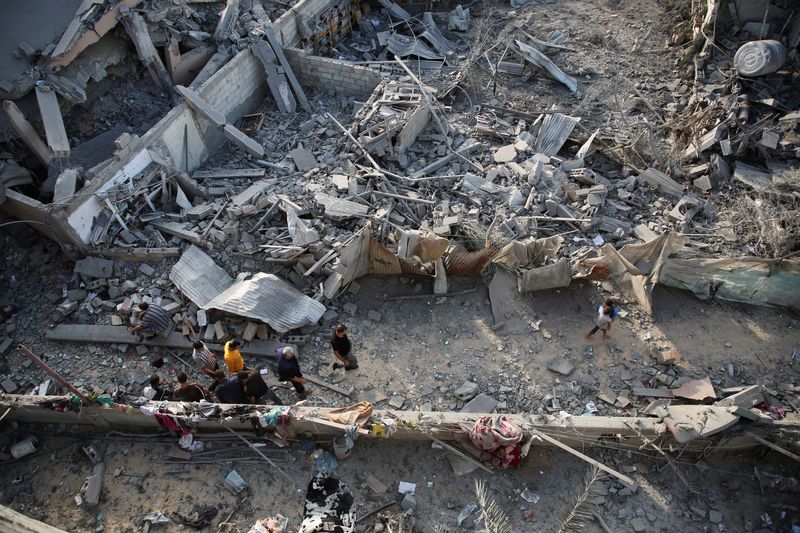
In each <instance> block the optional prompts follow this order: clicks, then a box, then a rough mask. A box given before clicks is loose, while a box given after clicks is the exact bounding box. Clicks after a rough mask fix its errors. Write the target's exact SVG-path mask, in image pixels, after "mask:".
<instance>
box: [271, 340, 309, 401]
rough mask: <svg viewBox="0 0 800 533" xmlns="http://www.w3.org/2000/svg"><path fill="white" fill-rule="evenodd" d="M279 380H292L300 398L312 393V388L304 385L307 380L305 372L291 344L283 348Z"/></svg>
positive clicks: (279, 362) (279, 364) (279, 365)
mask: <svg viewBox="0 0 800 533" xmlns="http://www.w3.org/2000/svg"><path fill="white" fill-rule="evenodd" d="M278 380H279V381H291V382H292V386H293V387H294V390H295V392H296V393H297V394H298V396H300V398H303V399H304V398H305V397H306V396H307V395H308V394H310V393H311V390H310V389H308V390H306V388H305V387H304V385H305V384H306V383H307V381H306V380H305V379H304V378H303V373H302V372H300V365H299V364H298V363H297V357H295V355H294V350H293V349H292V347H291V346H287V347H285V348H284V349H283V354H282V355H281V358H280V360H279V361H278Z"/></svg>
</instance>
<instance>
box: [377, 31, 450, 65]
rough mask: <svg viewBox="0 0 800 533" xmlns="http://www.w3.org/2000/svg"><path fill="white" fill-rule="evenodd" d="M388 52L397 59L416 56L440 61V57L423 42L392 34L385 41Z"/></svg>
mask: <svg viewBox="0 0 800 533" xmlns="http://www.w3.org/2000/svg"><path fill="white" fill-rule="evenodd" d="M386 45H387V46H388V48H389V51H390V52H391V53H393V54H394V55H396V56H397V57H408V56H417V57H421V58H424V59H441V56H440V55H438V54H437V53H436V52H434V51H433V50H431V49H430V48H429V47H428V45H426V44H425V43H424V42H422V41H420V40H418V39H414V38H413V37H406V36H405V35H400V34H399V33H393V34H392V35H391V37H389V40H388V41H386Z"/></svg>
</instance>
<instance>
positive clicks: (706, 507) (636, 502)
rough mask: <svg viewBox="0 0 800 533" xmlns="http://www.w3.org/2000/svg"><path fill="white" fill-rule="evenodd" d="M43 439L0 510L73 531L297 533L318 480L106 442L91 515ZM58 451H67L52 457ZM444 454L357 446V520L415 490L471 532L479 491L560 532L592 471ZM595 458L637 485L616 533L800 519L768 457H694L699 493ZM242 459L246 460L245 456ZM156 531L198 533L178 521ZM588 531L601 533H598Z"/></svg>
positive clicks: (612, 496) (789, 472) (643, 467)
mask: <svg viewBox="0 0 800 533" xmlns="http://www.w3.org/2000/svg"><path fill="white" fill-rule="evenodd" d="M43 439H44V440H43V445H42V447H40V449H44V451H45V453H43V454H42V455H39V456H38V457H34V458H29V459H24V460H21V461H19V462H17V463H15V464H12V465H9V466H7V467H4V468H3V471H4V475H3V478H4V479H5V482H4V484H3V489H2V501H3V503H4V504H6V505H8V504H10V505H11V506H12V507H14V508H15V509H17V510H19V511H21V512H24V513H26V514H28V515H30V516H33V517H36V518H38V519H41V520H43V521H45V522H48V523H50V524H52V525H55V526H58V527H61V528H63V529H66V530H68V531H73V532H91V531H98V529H97V528H98V527H99V526H103V527H104V528H105V531H109V532H115V533H123V532H134V531H140V528H141V525H142V522H141V520H142V518H143V517H144V516H145V515H146V514H147V513H149V512H151V511H156V510H158V511H162V512H163V513H164V514H165V515H167V516H168V517H173V513H179V514H180V515H182V516H184V517H186V518H190V519H191V518H196V517H197V515H198V513H201V512H202V511H203V510H205V509H207V508H209V507H215V508H217V509H218V513H217V515H216V517H215V518H213V519H212V521H211V523H212V526H210V527H205V528H201V529H200V531H206V532H209V531H216V530H217V529H216V524H218V523H219V522H221V521H223V520H224V519H225V517H227V515H228V514H229V513H230V512H231V510H233V509H234V507H236V505H237V503H240V504H241V505H240V506H239V508H238V510H237V512H236V513H234V515H233V517H232V519H231V523H232V524H233V526H232V529H231V531H247V529H248V528H249V527H250V526H251V525H252V524H253V522H254V521H255V520H256V519H259V518H264V517H266V516H268V515H271V514H274V513H282V514H284V515H285V516H287V517H289V519H290V531H291V530H293V528H296V527H297V526H298V524H299V522H300V519H301V516H302V501H303V497H302V492H304V489H305V483H307V481H308V479H309V478H310V476H311V469H312V466H311V460H310V458H309V454H308V453H307V452H303V451H301V450H299V449H297V448H292V449H291V451H289V452H288V453H283V455H276V454H280V453H282V452H280V451H276V450H275V448H274V446H272V445H269V444H268V445H267V448H266V450H267V452H266V453H268V454H270V455H271V456H272V458H273V459H274V460H277V461H278V463H279V464H280V466H281V468H282V469H284V471H286V472H287V473H288V474H289V475H290V476H292V477H293V478H295V479H296V480H297V482H298V484H299V485H300V486H296V487H292V486H290V485H289V484H288V483H287V482H286V481H285V480H284V479H283V478H282V477H280V476H278V475H277V474H276V473H274V472H271V471H270V468H269V466H268V465H266V464H265V463H258V462H254V460H250V461H248V462H247V464H245V462H244V459H239V460H233V461H229V462H220V463H217V464H209V465H191V464H189V465H176V464H162V462H163V461H164V460H166V457H165V454H166V451H167V448H168V444H160V443H158V444H156V443H153V442H152V441H150V442H142V441H141V440H139V441H138V442H134V439H135V436H130V437H124V436H117V437H113V440H109V439H102V438H100V439H98V441H99V442H98V444H97V447H98V448H99V449H100V450H101V451H102V452H104V453H105V456H106V457H105V460H106V467H107V469H106V476H105V487H104V489H103V493H102V494H103V495H102V500H101V502H100V504H99V505H98V506H96V507H94V508H88V507H86V505H85V504H84V505H82V506H77V505H76V504H75V502H74V500H73V497H74V495H75V494H76V493H77V491H78V489H79V488H80V486H81V484H82V482H83V479H84V478H85V476H87V475H89V474H90V473H91V466H90V464H89V461H88V460H87V458H86V457H85V456H84V455H83V454H82V452H81V451H80V450H79V449H76V448H75V447H73V446H68V447H66V448H64V447H63V446H64V445H65V444H66V445H69V442H70V441H69V440H67V439H62V438H57V437H46V436H45V437H43ZM206 443H207V445H209V447H208V448H207V450H218V451H219V450H221V449H222V448H227V447H229V446H237V445H235V444H232V442H231V441H229V440H228V441H216V440H214V438H213V437H212V438H210V439H208V440H206ZM320 444H323V443H320ZM112 445H113V446H112ZM51 447H52V448H56V447H61V448H62V449H60V450H59V451H54V452H48V451H47V449H48V448H51ZM109 447H110V448H109ZM109 449H111V451H109ZM445 453H446V452H444V451H441V450H432V449H431V448H430V445H428V444H424V443H392V442H370V443H363V442H362V443H357V446H356V448H355V450H354V452H353V455H352V456H351V457H350V458H348V459H345V460H343V461H340V462H339V466H338V473H339V475H340V476H341V478H342V479H343V480H344V481H345V482H346V483H347V484H348V485H349V487H350V488H351V489H352V491H353V493H354V495H355V499H356V505H357V509H358V511H357V515H358V516H361V515H362V514H366V512H368V511H370V510H373V509H375V508H377V507H380V506H381V505H383V504H384V503H388V502H390V501H393V500H397V499H400V497H401V496H400V495H399V494H398V493H397V487H398V484H399V482H400V481H409V482H412V483H416V484H417V490H416V500H417V508H416V510H415V517H416V524H417V526H416V527H417V529H416V531H423V532H428V531H430V532H432V531H435V530H436V529H435V528H437V527H440V528H443V529H440V531H475V530H476V528H475V526H474V520H468V521H466V522H464V524H463V525H462V528H460V529H459V528H458V527H457V517H458V514H459V512H460V511H461V509H463V508H464V507H465V506H466V505H467V504H469V503H470V502H472V501H474V500H475V489H474V483H475V481H476V480H484V481H485V482H486V484H487V488H488V490H489V494H490V495H491V497H492V498H494V500H495V501H496V502H497V504H498V505H500V507H501V508H502V509H503V510H504V512H505V513H506V515H507V516H508V518H509V520H510V523H511V526H512V531H515V532H523V531H556V530H557V529H558V527H559V525H560V523H561V520H562V519H563V518H564V517H565V516H566V514H567V513H568V512H569V511H570V510H571V508H572V506H573V505H574V503H575V501H576V499H577V496H578V494H579V493H580V492H581V491H582V490H583V487H584V478H585V476H586V475H587V473H588V466H587V465H586V464H585V463H583V462H581V461H578V460H577V459H574V458H572V457H570V456H568V455H566V454H564V453H561V452H557V451H554V450H552V449H549V448H533V449H532V451H531V454H530V456H529V457H528V459H527V460H526V461H525V463H524V464H523V466H522V468H520V469H518V470H515V471H506V472H498V473H496V474H494V475H492V476H486V475H485V474H478V473H473V474H467V475H465V476H462V477H456V476H455V475H454V474H453V472H452V470H451V468H450V466H449V464H448V461H447V460H446V458H445V457H444V454H445ZM587 453H588V454H589V455H591V456H592V457H595V458H597V459H599V460H601V461H604V462H605V463H606V464H609V465H611V466H614V467H616V468H620V469H622V468H624V469H626V470H627V471H629V472H631V473H630V475H631V476H632V477H633V478H634V479H635V480H636V481H637V483H639V485H640V488H639V489H638V491H637V492H636V494H634V495H621V494H620V493H619V489H620V488H621V486H620V485H619V484H618V483H616V482H612V481H609V480H607V479H606V480H604V481H601V482H599V483H598V484H596V487H597V488H598V493H599V500H597V501H598V502H599V503H598V506H597V513H598V514H600V515H601V516H602V517H603V519H604V521H605V522H606V523H607V524H608V526H609V527H610V529H611V530H612V531H634V528H633V525H632V524H633V523H634V519H638V520H637V522H636V523H637V526H638V525H641V524H643V525H644V526H645V529H644V531H653V532H671V531H686V532H703V531H750V530H752V529H748V528H753V527H754V526H755V528H756V529H757V527H758V526H759V525H760V524H761V520H760V518H759V515H760V514H761V513H764V512H767V513H769V514H770V516H771V517H772V519H773V520H775V521H776V522H777V521H778V518H779V512H780V511H781V510H788V511H789V516H790V517H791V516H794V517H795V518H796V513H797V512H796V508H795V510H794V514H792V506H793V504H794V503H796V498H797V487H796V476H797V475H798V473H800V472H798V469H797V467H796V466H795V465H796V463H795V465H792V464H790V463H791V460H790V459H786V458H781V456H777V457H774V456H769V457H766V458H763V457H759V456H753V455H741V454H739V453H738V452H736V451H728V452H723V453H719V454H715V455H713V456H711V457H708V458H707V459H705V460H701V461H699V462H698V463H697V464H695V463H694V459H693V458H686V457H684V458H682V459H681V460H678V462H677V467H678V468H679V469H680V470H681V473H682V475H683V476H684V477H685V478H686V479H687V480H688V482H689V483H690V484H691V485H692V488H693V490H696V491H697V492H696V493H692V492H690V491H689V489H687V487H686V486H685V485H684V484H683V483H682V482H681V481H680V480H679V478H678V477H677V476H676V475H675V474H674V473H673V472H672V471H671V470H670V467H669V466H667V465H666V464H665V463H664V462H663V461H659V460H655V459H653V458H652V457H651V454H648V453H646V452H640V451H638V450H630V451H627V452H616V451H610V450H598V449H592V450H589V451H587ZM241 455H242V457H244V456H247V455H248V452H247V451H243V452H241ZM251 455H252V454H251ZM784 459H785V460H784ZM754 468H756V469H758V471H759V472H760V474H761V476H762V482H763V484H764V492H763V493H762V491H761V490H760V489H759V484H758V482H757V480H756V479H755V478H754V477H753V475H752V472H753V470H754ZM232 469H235V470H236V471H237V472H239V474H240V475H241V476H242V477H243V478H244V479H245V481H246V482H247V483H248V485H249V488H248V489H247V492H245V493H242V494H241V495H239V496H234V495H233V494H232V493H231V492H229V491H228V490H227V489H226V488H225V487H224V486H223V485H222V479H223V478H224V476H225V475H226V474H227V473H228V472H229V471H230V470H232ZM370 475H372V476H375V477H376V478H377V479H378V480H380V481H381V482H382V483H384V484H385V485H386V486H387V487H388V490H387V492H386V493H385V494H380V495H379V494H376V493H375V492H373V490H372V489H370V488H369V486H368V485H367V484H366V483H365V480H366V479H367V477H369V476H370ZM791 476H794V477H795V487H794V488H792V487H791V486H790V485H791ZM776 485H777V487H780V488H777V487H776ZM301 488H302V491H301V490H300V489H301ZM525 488H527V489H528V490H529V492H532V493H533V494H535V495H536V496H538V497H539V499H538V501H536V503H529V502H527V501H525V500H524V499H522V498H521V496H520V493H521V491H523V490H524V489H525ZM698 489H700V490H698ZM245 496H246V497H247V499H246V500H244V497H245ZM396 509H397V508H396V507H395V508H394V510H396ZM709 511H717V512H719V513H721V516H722V522H721V525H717V524H713V523H712V522H711V521H710V520H709V518H710V513H709ZM528 512H530V513H532V514H530V513H528ZM701 514H702V516H701ZM715 519H716V518H715ZM374 520H375V518H374V517H372V518H371V519H368V520H366V521H365V522H364V524H365V525H366V526H369V527H370V529H368V531H371V525H372V523H373V522H374ZM639 522H640V523H639ZM153 530H154V531H165V532H177V531H187V530H191V529H190V528H188V527H185V526H181V525H179V524H177V523H174V522H173V523H170V524H166V525H162V526H159V528H158V529H156V528H154V529H153ZM585 531H587V532H589V533H593V532H599V531H601V530H600V529H599V528H598V527H597V525H595V524H592V525H590V526H589V527H587V528H586V529H585Z"/></svg>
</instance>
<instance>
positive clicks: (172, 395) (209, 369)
mask: <svg viewBox="0 0 800 533" xmlns="http://www.w3.org/2000/svg"><path fill="white" fill-rule="evenodd" d="M144 305H145V307H144V308H142V307H141V304H140V309H142V310H143V311H145V318H146V317H147V311H148V310H153V309H160V308H158V307H157V306H155V305H152V304H151V305H149V306H147V304H144ZM164 314H165V315H166V313H164ZM156 315H157V312H156ZM143 321H144V320H143ZM139 331H148V330H146V329H143V328H139V329H136V330H135V331H134V333H138V332H139ZM347 332H348V330H347V326H345V325H344V324H339V325H338V326H336V327H335V328H334V329H333V331H332V332H331V340H330V342H331V348H332V349H333V354H334V356H335V357H336V359H337V361H335V362H334V363H333V368H334V369H338V368H344V369H345V370H355V369H357V368H358V361H357V359H356V357H355V355H354V354H353V350H352V344H351V343H350V338H349V337H348V336H347ZM240 347H241V343H240V342H239V341H238V340H237V339H232V340H230V341H228V342H226V343H225V346H224V353H223V359H224V362H225V368H224V369H223V368H220V366H219V362H218V360H217V356H216V354H215V353H214V352H212V351H211V350H210V349H209V348H208V346H206V344H205V343H204V342H203V341H200V340H198V341H195V342H194V344H193V349H194V350H193V352H192V360H193V361H194V363H195V364H196V365H197V367H198V369H199V370H200V371H201V372H202V373H203V374H205V375H206V376H208V377H210V378H211V383H210V384H209V385H208V387H203V386H201V385H199V384H197V383H189V378H188V376H187V375H186V373H185V372H181V373H180V374H178V376H177V379H178V383H177V386H175V387H174V388H172V387H170V386H169V385H168V384H166V383H164V382H163V381H162V379H161V377H160V376H159V375H158V374H155V375H153V376H152V377H151V378H150V383H149V384H148V385H147V386H146V387H145V389H144V397H145V398H147V399H148V400H156V401H163V400H175V401H183V402H199V401H200V400H206V401H214V396H216V401H217V402H218V403H229V404H244V403H266V402H269V403H270V404H273V405H282V403H281V400H280V398H278V396H277V395H276V394H275V393H274V392H273V391H272V389H270V387H269V386H268V385H267V384H266V382H265V381H264V378H263V376H262V374H261V371H259V370H257V369H251V368H247V367H246V366H245V362H244V357H242V353H241V352H240V351H239V348H240ZM276 356H277V359H278V361H277V363H278V364H277V367H278V380H279V381H281V382H289V383H291V384H292V386H293V387H294V390H295V392H296V393H297V395H298V397H299V398H301V399H304V398H306V397H307V395H308V394H310V393H311V392H312V391H311V389H310V388H308V387H306V383H307V380H306V379H305V378H304V377H303V373H302V371H301V370H300V364H299V363H298V361H297V354H296V353H295V351H294V349H293V348H292V347H291V346H285V347H283V348H280V349H278V351H277V353H276ZM226 370H227V372H226Z"/></svg>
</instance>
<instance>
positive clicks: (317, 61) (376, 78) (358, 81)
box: [283, 48, 382, 97]
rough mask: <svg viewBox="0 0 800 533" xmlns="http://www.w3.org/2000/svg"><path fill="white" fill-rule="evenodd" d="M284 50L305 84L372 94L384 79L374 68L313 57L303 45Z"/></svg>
mask: <svg viewBox="0 0 800 533" xmlns="http://www.w3.org/2000/svg"><path fill="white" fill-rule="evenodd" d="M283 52H284V53H285V54H286V59H288V60H289V64H290V65H291V66H292V70H294V73H295V75H296V76H297V77H298V78H299V79H300V83H301V84H302V85H303V86H305V87H313V88H314V89H318V90H320V91H330V90H333V91H334V92H335V93H336V94H340V95H343V96H358V97H369V95H370V94H372V91H373V90H375V87H377V86H378V84H379V83H380V82H381V79H382V78H381V75H380V73H379V72H377V71H375V70H372V69H371V68H368V67H362V66H358V65H353V64H351V63H348V62H346V61H339V60H338V59H329V58H326V57H318V56H313V55H310V54H309V53H308V52H306V51H304V50H300V49H299V48H284V50H283Z"/></svg>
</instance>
